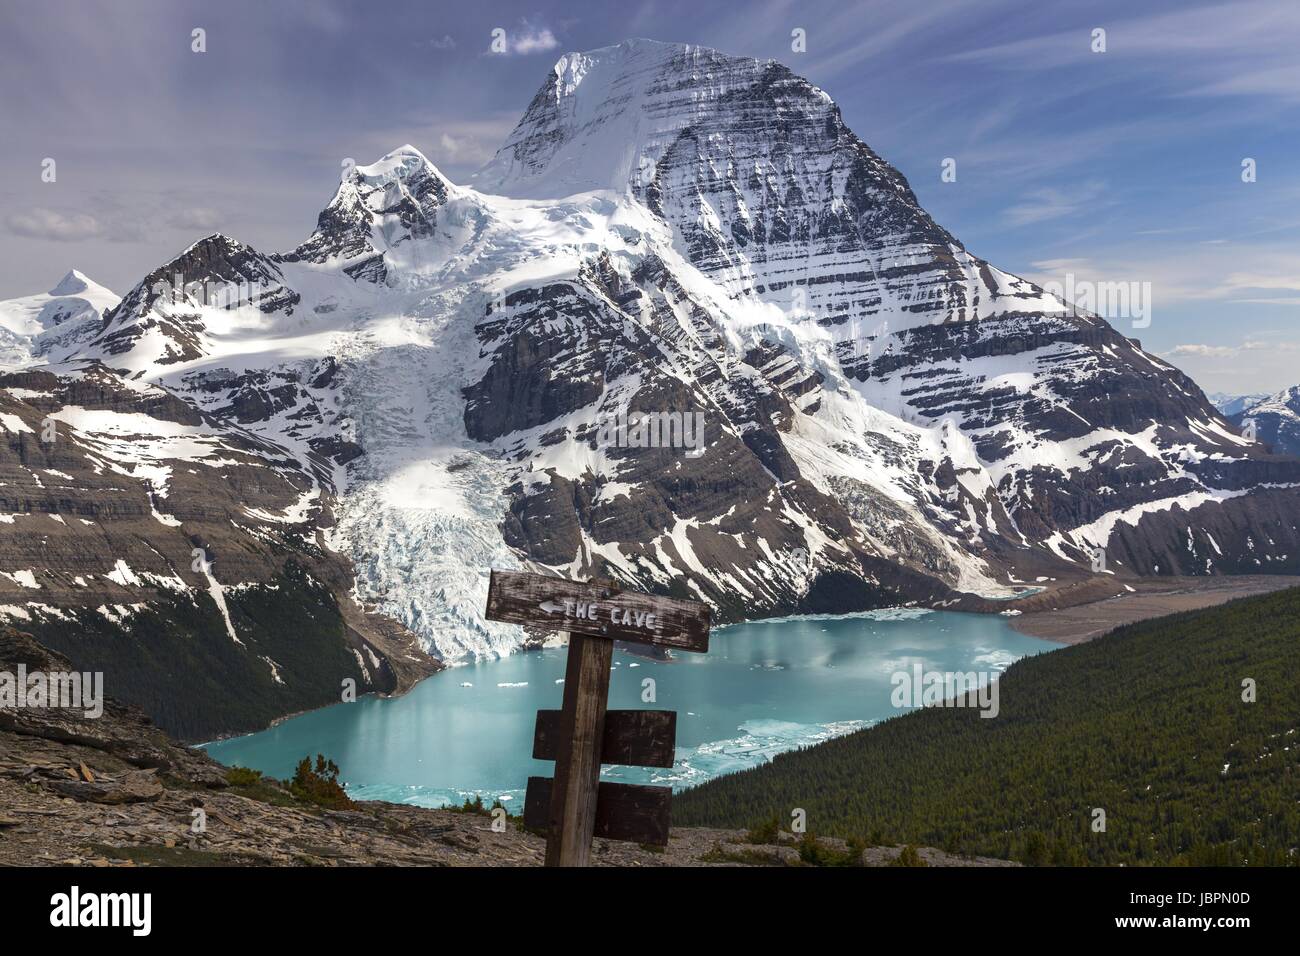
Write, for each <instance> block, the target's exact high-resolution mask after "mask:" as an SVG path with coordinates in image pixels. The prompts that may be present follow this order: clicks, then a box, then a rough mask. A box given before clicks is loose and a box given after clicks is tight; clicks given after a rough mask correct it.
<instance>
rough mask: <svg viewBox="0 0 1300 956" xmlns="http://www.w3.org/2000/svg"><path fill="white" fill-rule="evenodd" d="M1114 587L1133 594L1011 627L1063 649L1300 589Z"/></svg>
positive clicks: (1186, 584) (1195, 584) (1225, 580)
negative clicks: (1132, 627) (1160, 620)
mask: <svg viewBox="0 0 1300 956" xmlns="http://www.w3.org/2000/svg"><path fill="white" fill-rule="evenodd" d="M1116 583H1121V584H1126V585H1128V586H1129V587H1131V588H1132V589H1133V590H1132V591H1124V592H1122V593H1120V594H1113V595H1108V596H1106V597H1103V598H1101V599H1100V600H1091V601H1084V602H1079V603H1068V604H1064V605H1062V606H1058V607H1046V608H1043V609H1041V610H1027V611H1023V612H1022V613H1021V614H1019V615H1017V616H1015V617H1013V618H1012V619H1011V627H1012V628H1013V629H1014V630H1016V631H1018V632H1019V633H1021V634H1025V635H1028V636H1030V637H1037V638H1041V639H1043V640H1047V641H1057V642H1059V643H1062V644H1082V643H1084V642H1086V641H1090V640H1093V639H1094V638H1097V637H1101V636H1102V635H1103V634H1108V633H1109V632H1111V631H1113V630H1114V629H1115V628H1117V627H1122V626H1124V625H1125V624H1135V623H1137V622H1138V621H1145V620H1149V619H1151V618H1156V617H1164V616H1165V615H1168V614H1177V613H1179V612H1182V611H1195V610H1200V609H1202V608H1207V607H1214V606H1215V605H1218V604H1224V603H1226V602H1228V601H1232V600H1235V599H1237V598H1243V597H1250V596H1252V595H1256V594H1266V593H1269V592H1271V591H1280V590H1283V589H1285V588H1290V587H1300V577H1298V576H1295V575H1274V574H1244V575H1224V576H1220V577H1205V578H1185V577H1180V578H1163V579H1150V578H1147V579H1138V580H1133V581H1124V582H1116ZM1038 597H1042V598H1043V600H1044V601H1050V600H1051V597H1052V592H1046V594H1045V595H1042V596H1035V598H1038ZM1027 600H1035V599H1033V598H1031V599H1027ZM1017 603H1019V602H1017Z"/></svg>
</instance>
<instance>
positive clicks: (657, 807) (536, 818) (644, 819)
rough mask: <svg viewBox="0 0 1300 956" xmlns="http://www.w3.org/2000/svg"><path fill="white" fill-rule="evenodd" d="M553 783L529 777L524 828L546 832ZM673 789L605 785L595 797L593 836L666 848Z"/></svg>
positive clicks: (602, 784)
mask: <svg viewBox="0 0 1300 956" xmlns="http://www.w3.org/2000/svg"><path fill="white" fill-rule="evenodd" d="M552 783H553V782H552V780H551V778H550V777H529V778H528V793H527V795H526V796H525V797H524V826H526V827H528V828H529V829H532V830H540V831H545V830H546V829H547V828H548V826H549V821H550V810H551V791H552V789H553V787H552ZM672 794H673V792H672V789H671V788H669V787H646V786H642V785H641V784H635V783H604V782H602V783H601V784H600V786H599V787H598V788H597V793H596V829H595V836H598V837H601V838H603V839H606V840H626V841H628V842H630V843H645V844H648V845H650V846H667V845H668V831H669V829H670V828H671V826H672V809H671V806H672Z"/></svg>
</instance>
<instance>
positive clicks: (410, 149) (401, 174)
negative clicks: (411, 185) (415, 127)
mask: <svg viewBox="0 0 1300 956" xmlns="http://www.w3.org/2000/svg"><path fill="white" fill-rule="evenodd" d="M421 175H424V176H432V177H433V178H435V179H437V180H440V181H442V182H443V183H446V184H447V185H450V182H449V181H448V180H447V178H446V177H445V176H443V175H442V172H441V171H440V170H439V169H438V167H437V166H435V165H434V164H433V163H431V162H430V161H429V158H428V157H427V156H425V155H424V153H422V152H420V151H419V150H418V149H416V148H415V147H414V146H412V145H411V144H410V143H405V144H403V145H401V146H399V147H397V149H395V150H393V151H392V152H390V153H386V154H385V155H384V156H383V157H381V158H380V159H378V160H376V161H375V162H373V163H371V164H370V165H368V166H354V167H353V168H352V170H351V172H350V174H349V176H348V177H347V178H348V179H350V180H352V181H353V182H363V183H369V184H372V185H376V184H379V183H389V182H396V181H406V180H410V179H413V178H416V177H417V176H421Z"/></svg>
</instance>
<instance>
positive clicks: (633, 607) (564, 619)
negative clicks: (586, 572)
mask: <svg viewBox="0 0 1300 956" xmlns="http://www.w3.org/2000/svg"><path fill="white" fill-rule="evenodd" d="M487 618H488V620H490V621H505V622H507V623H510V624H525V625H531V626H534V627H545V628H556V629H560V630H565V631H571V632H574V633H578V634H587V635H590V636H592V637H606V638H610V639H611V640H618V641H630V642H632V643H635V644H655V645H658V646H660V647H675V648H677V649H679V650H683V651H696V652H704V651H707V650H708V649H709V606H708V605H707V604H702V603H700V602H698V601H683V600H681V599H679V598H670V597H661V596H659V595H656V594H642V593H640V592H637V591H623V590H620V589H618V588H617V587H613V586H609V585H605V584H595V583H592V582H589V581H570V580H568V579H566V578H553V577H548V576H546V575H543V574H532V573H530V572H527V571H495V570H494V571H493V572H492V576H491V579H490V580H489V583H488V600H487Z"/></svg>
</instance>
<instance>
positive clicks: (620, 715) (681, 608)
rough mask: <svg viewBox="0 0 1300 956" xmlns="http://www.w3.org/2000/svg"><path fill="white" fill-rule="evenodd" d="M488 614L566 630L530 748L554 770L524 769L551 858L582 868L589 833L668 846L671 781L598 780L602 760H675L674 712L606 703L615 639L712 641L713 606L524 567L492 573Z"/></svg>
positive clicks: (673, 644)
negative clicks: (554, 701)
mask: <svg viewBox="0 0 1300 956" xmlns="http://www.w3.org/2000/svg"><path fill="white" fill-rule="evenodd" d="M486 616H487V619H488V620H489V621H505V622H507V623H510V624H522V625H524V626H526V627H540V628H546V629H551V630H556V631H562V632H565V633H567V635H568V638H569V659H568V663H567V664H566V666H565V671H564V707H563V709H561V710H542V711H538V712H537V726H536V729H535V731H534V733H533V756H534V757H536V758H537V759H539V760H554V761H555V778H554V779H552V778H550V777H530V778H529V779H528V794H527V797H526V799H525V801H524V822H525V824H526V825H528V826H529V827H531V828H533V829H537V830H543V829H544V830H546V865H547V866H586V865H587V863H588V861H589V859H590V856H591V838H592V837H593V836H599V837H605V838H606V839H610V840H632V841H635V842H637V843H648V844H654V845H657V846H665V845H667V843H668V830H669V825H670V816H669V808H670V806H671V803H672V790H671V788H669V787H646V786H641V785H637V784H623V783H604V782H601V780H600V765H601V764H602V763H612V764H623V765H627V766H643V767H671V766H672V765H673V757H674V747H675V744H676V740H677V715H676V714H675V713H673V712H672V711H664V710H610V711H607V710H606V709H605V705H606V703H607V701H608V699H609V672H610V670H611V667H610V662H611V661H612V659H613V653H614V641H616V640H620V641H631V642H633V643H636V644H654V645H656V646H658V647H670V648H675V649H677V650H683V651H696V652H704V651H707V650H708V649H709V608H708V606H707V605H705V604H700V603H698V602H695V601H681V600H678V599H676V598H666V597H658V596H656V595H653V594H642V593H639V592H636V591H623V590H622V589H620V588H619V587H618V586H617V585H615V584H612V583H610V584H605V583H600V582H595V581H570V580H567V579H565V578H553V577H547V576H546V575H542V574H532V573H529V572H527V571H496V570H493V571H492V575H491V578H490V579H489V582H488V600H487V614H486Z"/></svg>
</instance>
